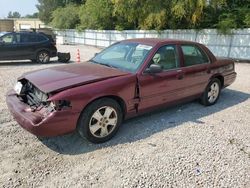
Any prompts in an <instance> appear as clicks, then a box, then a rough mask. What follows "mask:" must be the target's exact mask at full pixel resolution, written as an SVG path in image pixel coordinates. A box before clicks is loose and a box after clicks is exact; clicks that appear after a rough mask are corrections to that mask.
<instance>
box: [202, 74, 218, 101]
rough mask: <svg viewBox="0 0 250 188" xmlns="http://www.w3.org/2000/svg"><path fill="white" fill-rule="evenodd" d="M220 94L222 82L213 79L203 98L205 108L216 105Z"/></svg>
mask: <svg viewBox="0 0 250 188" xmlns="http://www.w3.org/2000/svg"><path fill="white" fill-rule="evenodd" d="M220 92H221V82H220V80H219V79H217V78H214V79H212V80H211V81H210V82H209V84H208V85H207V87H206V89H205V91H204V93H203V95H202V97H201V103H202V104H203V105H205V106H211V105H213V104H215V103H216V102H217V101H218V99H219V97H220Z"/></svg>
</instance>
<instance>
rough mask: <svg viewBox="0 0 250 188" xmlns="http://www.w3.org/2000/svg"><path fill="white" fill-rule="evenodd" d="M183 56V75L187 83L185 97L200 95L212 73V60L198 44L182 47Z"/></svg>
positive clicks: (183, 45)
mask: <svg viewBox="0 0 250 188" xmlns="http://www.w3.org/2000/svg"><path fill="white" fill-rule="evenodd" d="M180 48H181V51H182V55H183V68H182V70H183V73H184V76H185V81H186V89H185V90H184V91H183V92H184V95H186V96H187V95H188V96H195V95H197V96H198V95H200V94H202V93H203V91H204V90H205V87H206V85H207V83H208V80H209V78H210V76H211V73H210V59H209V56H208V55H207V54H206V52H205V51H204V50H203V49H202V48H201V47H200V46H198V45H196V44H182V45H180Z"/></svg>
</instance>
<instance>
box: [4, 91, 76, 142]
mask: <svg viewBox="0 0 250 188" xmlns="http://www.w3.org/2000/svg"><path fill="white" fill-rule="evenodd" d="M6 102H7V105H8V108H9V110H10V112H11V114H12V115H13V117H14V119H15V120H16V121H17V122H18V124H20V125H21V127H23V128H24V129H25V130H27V131H29V132H30V133H32V134H34V135H36V136H41V137H47V136H48V137H49V136H58V135H63V134H67V133H70V132H73V131H74V130H75V128H76V123H77V119H78V116H79V113H72V112H71V110H70V109H68V110H64V111H54V112H51V113H50V114H45V113H44V111H42V110H40V111H34V112H32V111H31V110H30V107H29V106H28V105H26V104H25V103H23V102H21V101H20V100H19V98H18V97H17V96H16V94H15V92H14V91H13V90H11V91H9V92H8V93H7V96H6Z"/></svg>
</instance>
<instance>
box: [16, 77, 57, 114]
mask: <svg viewBox="0 0 250 188" xmlns="http://www.w3.org/2000/svg"><path fill="white" fill-rule="evenodd" d="M14 90H15V91H16V93H17V97H18V98H19V99H20V101H21V102H23V103H25V104H27V105H29V106H30V109H27V110H30V111H31V112H34V111H39V112H41V114H43V115H44V116H46V115H49V114H50V113H51V112H53V111H55V110H56V106H55V104H54V103H53V102H51V101H48V99H49V94H47V93H44V92H42V91H41V90H39V89H38V88H37V87H36V86H34V85H33V84H32V83H31V82H29V81H28V80H25V79H23V80H20V81H19V82H17V84H16V85H15V87H14Z"/></svg>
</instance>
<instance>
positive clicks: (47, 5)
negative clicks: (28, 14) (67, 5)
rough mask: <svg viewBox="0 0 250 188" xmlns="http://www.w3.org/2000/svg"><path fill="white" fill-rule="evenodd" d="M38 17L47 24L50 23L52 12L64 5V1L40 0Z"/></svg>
mask: <svg viewBox="0 0 250 188" xmlns="http://www.w3.org/2000/svg"><path fill="white" fill-rule="evenodd" d="M38 3H39V4H38V5H36V7H37V9H38V11H39V12H38V17H39V19H40V20H42V21H43V22H44V23H45V24H48V23H50V22H51V21H52V12H53V11H54V10H56V9H57V8H58V7H60V6H61V7H62V6H64V2H63V1H61V0H38Z"/></svg>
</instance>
